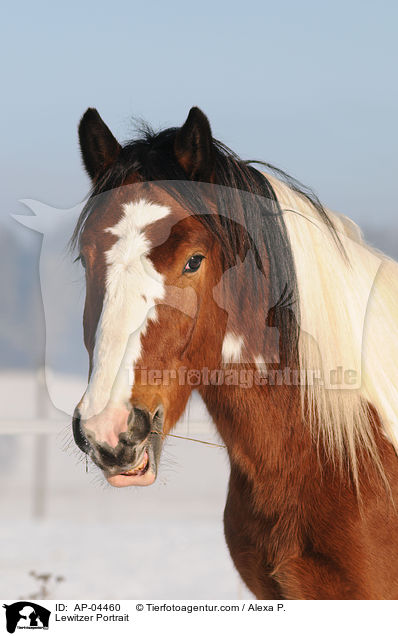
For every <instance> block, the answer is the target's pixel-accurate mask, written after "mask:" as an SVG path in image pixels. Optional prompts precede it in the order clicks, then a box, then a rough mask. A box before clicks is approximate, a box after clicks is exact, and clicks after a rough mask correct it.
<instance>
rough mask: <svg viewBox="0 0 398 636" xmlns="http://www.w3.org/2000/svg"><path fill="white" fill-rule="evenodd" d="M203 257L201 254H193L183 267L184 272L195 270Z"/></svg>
mask: <svg viewBox="0 0 398 636" xmlns="http://www.w3.org/2000/svg"><path fill="white" fill-rule="evenodd" d="M203 259H204V256H201V254H195V255H194V256H191V258H190V259H189V261H188V262H187V264H186V265H185V267H184V274H185V273H190V272H196V271H197V270H198V269H199V267H200V264H201V262H202V261H203Z"/></svg>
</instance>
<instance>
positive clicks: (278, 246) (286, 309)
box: [71, 126, 335, 362]
mask: <svg viewBox="0 0 398 636" xmlns="http://www.w3.org/2000/svg"><path fill="white" fill-rule="evenodd" d="M177 131H178V129H177V128H168V129H166V130H163V131H161V132H158V133H155V132H154V131H153V130H152V129H150V128H149V127H148V126H144V127H143V128H142V129H141V131H140V137H139V138H138V139H135V140H133V141H129V142H128V143H126V144H125V145H124V146H123V147H122V149H121V151H120V153H119V156H118V158H117V160H116V161H115V162H114V163H113V164H112V166H111V167H110V168H109V169H108V170H107V171H106V172H105V173H104V174H103V175H102V176H101V177H100V178H99V179H98V180H97V182H96V184H95V186H94V187H93V189H92V191H91V194H90V198H89V200H88V203H87V205H86V206H85V208H84V209H83V211H82V213H81V215H80V217H79V219H78V222H77V225H76V227H75V230H74V233H73V236H72V239H71V246H72V247H75V246H76V245H77V244H78V242H79V238H80V234H81V232H82V230H83V229H84V226H85V222H86V220H87V219H88V217H89V216H90V214H91V212H92V210H93V209H94V201H95V197H96V196H98V195H100V194H103V193H105V192H107V191H111V190H113V189H115V188H119V187H121V186H122V185H123V184H124V183H125V182H126V180H127V179H128V178H129V176H131V175H132V174H133V173H134V174H138V175H139V177H140V179H141V180H142V181H143V182H151V181H152V182H153V181H156V182H162V187H164V188H165V189H166V190H167V191H169V193H171V194H172V196H173V197H174V198H175V199H176V200H178V201H179V202H180V203H181V204H182V205H183V206H184V207H185V208H186V209H188V210H189V211H190V212H191V213H192V214H193V215H197V218H198V220H199V221H200V222H201V223H203V224H204V225H205V226H206V227H207V229H208V230H209V231H210V232H211V233H212V234H213V235H215V236H216V238H217V240H218V241H219V242H220V244H221V247H222V253H223V256H224V261H225V267H228V268H232V267H233V266H234V265H235V264H236V262H237V261H236V259H237V255H239V256H240V258H241V260H242V261H243V259H244V257H245V254H246V253H247V252H248V250H249V249H250V248H252V249H253V253H254V259H253V268H252V272H251V277H250V278H251V280H250V285H251V286H252V288H253V289H256V288H257V287H258V285H259V284H260V286H261V282H259V280H260V279H262V278H263V277H262V276H259V274H260V273H261V272H262V273H263V274H264V263H265V262H266V261H267V262H268V264H269V277H270V281H269V283H268V285H267V288H268V289H270V290H271V293H272V297H271V305H272V311H270V312H269V316H268V324H269V325H271V326H273V327H278V328H279V330H280V334H281V343H282V344H283V349H284V354H286V355H285V356H284V357H286V360H285V362H286V361H287V360H290V361H291V360H292V357H293V358H294V359H296V353H297V342H298V330H299V327H298V325H299V322H300V321H299V303H298V287H297V281H296V273H295V267H294V262H293V256H292V250H291V247H290V244H289V239H288V235H287V230H286V227H285V222H284V218H283V213H282V210H281V208H280V206H279V203H278V201H277V198H276V195H275V192H274V190H273V188H272V186H271V183H270V182H269V180H268V179H267V178H266V176H264V175H263V174H262V173H261V172H260V171H259V170H257V169H256V168H255V167H254V166H253V164H254V163H256V164H258V165H261V166H264V167H265V168H267V169H268V170H271V171H272V172H274V173H276V174H277V176H279V177H281V178H282V179H283V180H284V181H285V182H286V183H287V184H288V185H289V186H290V187H291V188H292V189H293V190H294V191H295V192H297V193H299V194H300V195H302V196H303V197H305V198H306V199H307V200H308V201H309V202H310V203H311V205H312V206H313V207H314V208H315V209H316V210H317V212H318V214H319V216H320V218H321V219H322V220H323V221H324V222H325V224H326V225H327V226H328V227H329V229H330V230H331V232H332V233H334V234H335V230H334V227H333V224H332V223H331V221H330V219H329V217H328V215H327V213H326V212H325V210H324V208H323V206H322V204H321V203H320V201H319V199H318V198H317V197H316V196H315V195H314V193H313V192H312V191H311V190H309V189H307V188H305V187H304V186H302V184H300V183H299V182H298V181H296V180H295V179H293V178H292V177H290V176H289V175H287V174H286V173H285V172H283V171H281V170H279V169H277V168H275V167H274V166H272V165H271V164H268V163H264V162H260V161H243V160H241V159H240V158H239V157H238V156H237V155H236V154H235V153H234V152H233V151H231V150H230V149H229V148H227V147H226V146H225V145H224V144H222V143H221V142H219V141H217V140H215V139H213V152H214V157H215V171H214V177H213V178H214V184H215V185H217V186H223V187H222V188H215V189H214V191H215V196H216V200H217V212H218V214H211V213H207V214H206V212H205V210H206V202H205V198H204V197H203V196H202V195H201V193H200V190H201V188H198V187H197V183H193V182H189V181H188V182H187V176H186V173H185V172H184V170H183V168H182V167H181V166H180V164H179V163H178V161H177V159H176V156H175V152H174V141H175V138H176V134H177ZM190 184H191V185H192V187H189V186H190ZM194 186H196V187H194ZM210 187H211V186H210ZM231 211H233V214H232V213H231ZM260 297H261V296H260Z"/></svg>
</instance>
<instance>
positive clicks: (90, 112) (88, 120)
mask: <svg viewBox="0 0 398 636" xmlns="http://www.w3.org/2000/svg"><path fill="white" fill-rule="evenodd" d="M79 141H80V150H81V153H82V158H83V163H84V167H85V168H86V171H87V173H88V175H89V177H90V178H91V180H92V181H94V182H95V181H96V180H97V179H98V177H99V176H100V175H101V173H102V172H103V171H104V170H105V169H106V168H108V167H109V166H110V165H111V164H112V163H113V162H114V161H115V160H116V158H117V156H118V154H119V152H120V150H121V146H120V144H119V142H118V141H117V139H115V137H114V136H113V135H112V133H111V131H110V130H109V128H108V126H107V125H106V124H105V123H104V122H103V121H102V119H101V117H100V115H99V113H98V111H97V110H96V109H95V108H88V109H87V110H86V112H85V113H84V115H83V117H82V118H81V120H80V124H79Z"/></svg>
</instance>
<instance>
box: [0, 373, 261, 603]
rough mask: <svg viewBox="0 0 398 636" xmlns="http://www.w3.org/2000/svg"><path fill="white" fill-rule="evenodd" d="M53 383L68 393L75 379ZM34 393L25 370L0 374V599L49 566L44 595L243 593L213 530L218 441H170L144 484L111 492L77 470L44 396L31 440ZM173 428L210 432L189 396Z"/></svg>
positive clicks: (220, 489)
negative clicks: (40, 423) (42, 415)
mask: <svg viewBox="0 0 398 636" xmlns="http://www.w3.org/2000/svg"><path fill="white" fill-rule="evenodd" d="M58 381H59V382H61V383H62V385H63V387H64V391H65V399H66V401H67V399H68V395H70V396H71V397H72V396H73V399H74V394H75V392H76V386H77V385H78V384H79V382H78V381H76V379H75V378H59V379H58ZM35 393H36V382H35V378H34V376H33V375H29V374H16V373H7V374H5V373H3V374H1V375H0V404H1V405H2V407H1V408H2V410H1V415H0V497H1V508H0V516H1V526H0V564H1V572H2V576H1V578H0V597H2V598H20V597H32V595H33V594H35V593H37V592H38V589H39V583H38V581H37V580H35V579H34V578H32V576H31V575H29V572H31V571H34V572H36V574H51V575H52V577H51V579H50V580H49V582H48V583H47V584H46V588H47V590H48V591H47V595H48V597H49V598H64V599H68V598H81V599H89V598H95V599H134V598H162V599H173V598H180V599H183V598H197V599H213V598H214V599H215V598H218V599H229V598H251V595H250V593H249V592H248V590H247V589H246V588H245V586H244V585H243V583H242V582H241V581H240V579H239V577H238V575H237V573H236V571H235V570H234V567H233V564H232V561H231V559H230V557H229V554H228V549H227V547H226V544H225V540H224V536H223V527H222V515H223V508H224V503H225V497H226V491H227V483H228V460H227V456H226V452H225V450H224V449H218V448H214V447H210V446H205V445H202V444H196V443H193V442H189V441H186V440H178V439H173V438H169V439H168V441H167V443H166V445H165V450H164V452H163V460H162V465H161V471H160V475H159V477H158V480H157V482H156V483H155V485H154V486H151V487H150V488H142V489H139V488H135V489H132V488H131V489H123V490H117V489H112V488H111V487H109V486H107V485H106V484H105V483H104V480H103V478H102V476H101V475H100V473H99V471H97V470H96V469H95V468H93V467H92V466H90V468H89V472H88V473H86V472H85V463H84V461H82V457H81V454H80V452H79V451H78V450H77V448H75V446H74V443H73V442H72V436H71V430H70V419H69V418H68V417H67V416H65V415H62V413H60V412H57V411H56V410H55V409H54V408H52V407H51V406H50V405H47V406H46V416H47V417H48V418H50V421H51V425H50V426H51V429H50V430H51V431H53V432H50V433H48V434H43V433H41V435H42V436H41V437H38V434H37V433H36V434H35V433H34V432H30V428H29V424H27V423H26V422H25V423H24V425H23V426H22V427H21V426H20V424H18V418H23V419H24V420H29V418H32V419H33V418H35V417H36V406H35ZM14 420H15V421H14ZM46 426H47V428H48V425H44V429H43V427H42V429H41V430H46ZM13 427H15V428H13ZM18 427H19V428H18ZM19 429H21V430H22V431H25V432H20V433H19V434H15V435H13V434H9V431H10V430H11V431H12V430H19ZM2 431H3V434H1V432H2ZM4 431H7V434H4ZM175 432H176V433H177V434H181V435H190V436H191V437H198V438H200V439H205V440H209V441H215V442H218V441H220V440H219V439H218V437H217V435H216V433H215V430H214V428H213V426H212V425H211V423H210V421H209V416H208V414H207V413H206V410H205V408H204V406H203V404H202V403H201V402H200V400H199V399H198V398H196V399H195V398H194V399H193V401H192V403H191V406H190V414H189V417H187V416H185V417H184V418H183V420H182V421H181V422H180V423H179V425H178V429H176V431H175ZM43 449H45V450H44V452H43ZM38 464H39V471H38V470H37V468H38ZM38 473H39V476H38ZM40 474H41V477H40ZM40 479H42V480H43V485H44V487H40ZM37 480H39V485H37ZM37 498H39V505H43V506H44V514H43V515H42V517H41V518H34V517H33V511H34V509H35V507H36V508H37V505H38V503H37ZM57 576H58V577H63V580H62V581H60V582H58V583H55V577H57Z"/></svg>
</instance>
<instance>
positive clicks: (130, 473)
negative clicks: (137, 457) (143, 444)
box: [120, 449, 149, 477]
mask: <svg viewBox="0 0 398 636" xmlns="http://www.w3.org/2000/svg"><path fill="white" fill-rule="evenodd" d="M148 468H149V456H148V451H147V450H146V449H145V451H144V456H143V459H142V461H140V463H139V464H138V466H136V467H135V468H130V470H126V471H125V472H124V473H120V474H121V475H126V477H135V476H137V475H145V473H146V471H147V470H148Z"/></svg>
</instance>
